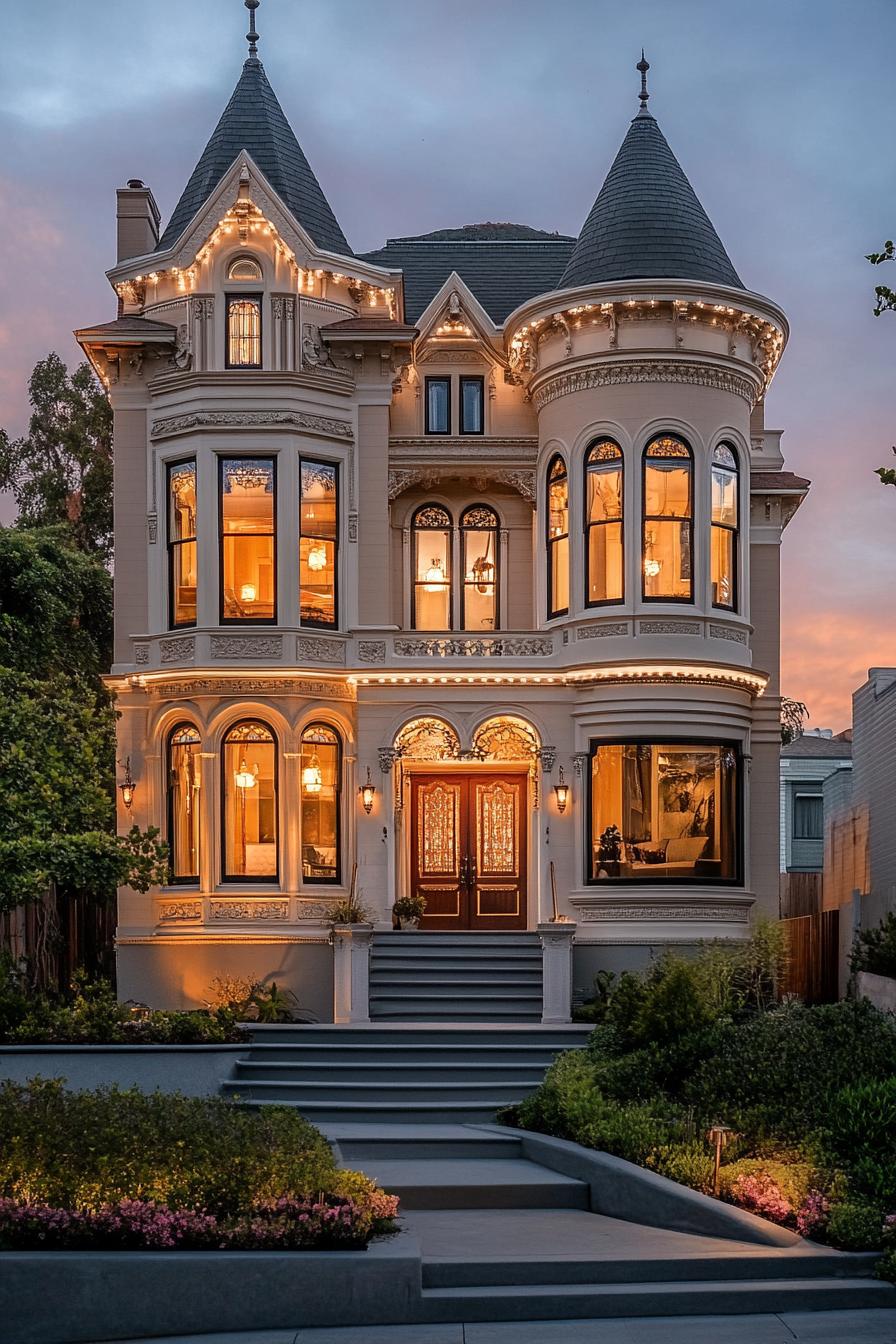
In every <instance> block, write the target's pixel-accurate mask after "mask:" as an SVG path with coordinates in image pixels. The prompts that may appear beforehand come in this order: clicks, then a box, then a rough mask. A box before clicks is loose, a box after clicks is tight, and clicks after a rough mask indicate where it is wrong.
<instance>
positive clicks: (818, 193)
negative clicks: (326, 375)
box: [0, 0, 896, 731]
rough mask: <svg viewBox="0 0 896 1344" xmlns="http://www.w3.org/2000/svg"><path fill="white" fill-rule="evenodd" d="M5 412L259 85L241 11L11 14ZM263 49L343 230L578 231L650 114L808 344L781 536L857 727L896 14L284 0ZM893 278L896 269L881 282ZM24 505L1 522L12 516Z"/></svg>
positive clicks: (878, 394)
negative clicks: (877, 253)
mask: <svg viewBox="0 0 896 1344" xmlns="http://www.w3.org/2000/svg"><path fill="white" fill-rule="evenodd" d="M2 17H3V29H4V41H3V45H2V51H0V144H2V146H3V148H2V151H0V202H2V209H3V221H4V228H3V232H2V236H0V424H2V425H3V426H4V427H5V428H7V429H8V430H9V431H10V432H12V433H20V432H21V431H22V430H23V428H24V427H25V425H26V423H27V417H28V404H27V389H26V383H27V378H28V374H29V372H30V370H31V368H32V366H33V365H34V363H35V361H36V360H37V359H39V358H41V357H42V356H43V355H45V354H46V353H47V352H48V351H49V350H57V351H58V352H59V353H60V355H62V356H63V358H64V359H66V360H67V361H68V362H69V363H70V364H74V363H75V362H76V361H77V360H78V358H79V351H78V349H77V347H76V345H75V343H74V340H73V339H72V336H71V331H72V329H73V328H74V327H77V326H85V325H89V324H91V323H94V322H100V321H105V320H108V319H110V318H111V317H113V316H114V315H115V304H114V295H113V293H112V290H111V289H110V287H109V285H108V282H107V281H106V279H105V276H104V271H105V270H106V268H108V267H109V266H111V265H112V264H113V263H114V261H115V253H114V231H115V188H116V187H117V186H120V185H123V184H124V182H125V181H126V179H127V178H129V177H142V178H143V179H144V180H145V181H146V182H147V183H148V184H149V185H150V186H151V187H152V189H153V191H154V192H155V195H156V198H157V200H158V202H159V205H160V207H161V209H162V214H163V217H164V218H166V219H167V216H168V215H169V214H170V212H171V210H172V209H173V207H174V204H175V202H176V200H177V197H178V196H179V194H180V191H181V189H182V187H183V186H184V184H185V182H186V180H187V178H188V176H189V174H190V172H191V170H192V168H193V166H194V164H195V162H196V160H197V158H198V157H199V154H200V153H201V151H202V148H203V146H204V144H205V142H206V140H207V138H208V136H209V133H210V132H211V130H212V128H213V126H214V124H215V122H216V121H217V118H218V116H219V114H220V113H221V111H222V110H223V108H224V105H225V103H226V102H227V99H228V98H229V96H230V93H231V90H232V88H233V86H234V84H235V83H236V80H237V78H238V76H239V73H240V68H241V63H242V60H243V57H244V54H245V50H246V44H245V40H244V37H243V34H244V33H245V31H246V25H247V17H248V16H247V13H246V11H245V9H244V8H243V5H242V0H181V3H178V4H174V3H168V4H161V3H158V2H157V3H153V4H149V5H148V4H146V3H144V2H143V0H141V3H136V0H118V3H117V4H114V5H111V4H104V5H100V4H94V3H89V2H88V0H27V3H25V4H18V5H16V4H14V3H12V0H4V3H3V5H2ZM257 22H258V28H259V31H260V33H261V41H260V46H259V54H260V56H261V58H262V60H263V61H264V64H265V68H266V70H267V73H268V76H269V78H270V80H271V83H272V84H273V86H274V89H275V91H276V93H277V95H278V97H279V98H280V101H281V103H282V105H283V108H284V110H285V112H286V114H287V116H288V117H289V119H290V121H291V122H292V125H293V128H294V129H295V131H296V134H297V136H298V138H299V140H300V142H301V144H302V146H303V148H304V150H305V153H306V154H307V156H308V158H309V160H310V161H311V164H312V166H313V168H314V169H315V171H316V173H317V176H318V178H319V179H320V181H321V184H322V186H323V188H324V191H325V192H326V194H327V196H328V198H329V200H330V203H331V204H332V206H333V209H334V211H335V213H336V216H337V218H338V219H339V221H340V223H341V224H342V227H343V229H344V230H345V233H346V235H347V237H348V239H349V241H350V243H351V244H352V246H353V247H354V248H355V249H356V250H358V251H361V250H364V249H367V248H372V247H376V246H378V245H379V244H381V243H382V242H383V241H384V240H385V239H386V238H387V237H394V236H396V235H402V234H414V233H422V232H424V231H426V230H429V229H433V228H438V227H448V226H456V225H461V224H466V223H473V222H477V221H482V220H513V221H515V222H518V223H526V224H531V225H535V226H537V227H539V228H545V229H557V230H559V231H561V232H564V233H572V234H576V233H578V231H579V229H580V227H581V224H582V222H583V220H584V219H585V216H586V215H587V213H588V210H589V209H590V206H591V203H592V201H593V199H594V197H595V195H596V194H597V191H598V189H599V187H600V185H601V182H602V181H603V178H604V175H605V174H606V171H607V169H608V167H609V165H610V163H611V161H612V159H613V157H614V155H615V153H616V150H617V149H618V147H619V144H620V142H621V141H622V138H623V136H624V134H625V132H626V130H627V128H628V123H629V120H630V118H631V117H632V116H633V115H634V113H635V112H636V110H637V88H638V76H637V74H636V72H635V69H634V65H635V62H636V61H637V59H638V57H639V55H640V49H641V46H642V44H643V45H644V47H645V48H646V51H647V56H648V59H649V60H650V63H651V71H650V91H651V99H650V110H651V112H653V113H654V115H655V116H656V117H657V119H658V121H659V124H660V126H661V127H662V129H663V131H664V133H665V135H666V137H667V139H668V140H669V143H670V144H671V146H672V148H673V150H674V151H675V153H676V154H677V156H678V158H679V160H680V161H681V163H682V165H683V167H684V169H685V172H686V173H687V174H688V176H689V178H690V180H691V182H692V184H693V186H694V188H695V190H696V192H697V194H698V196H699V197H700V199H701V201H702V202H703V205H704V206H705V208H706V210H707V212H708V214H709V216H710V218H711V219H712V221H713V223H714V224H715V227H716V229H717V231H718V233H719V235H720V237H721V238H722V241H723V242H724V244H725V246H726V248H727V250H728V252H729V254H730V256H731V258H732V260H733V262H734V264H735V266H736V268H737V270H738V271H739V272H740V275H741V277H742V278H743V280H744V283H745V284H746V285H747V287H748V288H750V289H753V290H756V291H758V292H759V293H762V294H766V295H768V296H769V297H770V298H772V299H774V300H775V301H776V302H778V303H779V304H780V305H781V306H782V307H783V308H784V310H785V312H786V313H787V315H788V317H789V320H790V323H791V328H792V337H791V342H790V345H789V348H788V350H787V352H786V353H785V356H784V360H783V362H782V365H781V368H780V370H779V372H778V375H777V378H776V380H775V382H774V385H773V388H772V390H771V392H770V394H769V398H768V405H767V411H766V423H767V424H768V425H769V426H771V427H775V428H779V427H783V428H784V429H785V430H786V433H785V436H784V441H783V447H784V452H785V456H786V464H787V466H788V467H789V468H790V469H791V470H793V471H796V472H798V473H799V474H800V475H804V476H808V477H810V478H811V480H812V481H813V486H812V490H811V492H810V495H809V498H808V499H807V500H806V502H805V503H804V505H803V507H802V509H801V510H800V512H799V514H798V515H797V517H796V519H795V520H794V522H793V523H791V525H790V527H789V528H788V530H787V532H786V534H785V539H784V549H783V570H784V580H783V606H784V611H783V639H784V651H783V685H784V690H785V693H786V694H789V695H791V696H795V697H796V698H798V699H802V700H805V701H806V702H807V703H808V705H809V708H810V711H811V719H810V721H809V726H810V727H832V728H833V729H834V730H835V731H836V730H839V729H842V728H844V727H846V726H847V725H848V724H849V722H850V695H851V692H852V691H853V689H855V688H856V687H857V686H858V685H859V684H860V683H861V682H862V681H863V680H864V679H865V673H866V670H867V668H868V667H869V666H879V665H883V664H896V620H894V617H896V584H894V577H893V576H894V560H896V490H892V489H885V488H884V487H883V486H881V485H880V484H879V483H878V481H877V478H876V477H875V476H874V474H873V469H874V468H875V467H877V466H881V465H884V464H885V463H887V462H888V461H889V460H891V455H890V445H891V444H892V443H893V442H894V441H896V378H894V367H896V315H887V316H884V317H881V318H878V319H875V318H874V316H873V315H872V308H873V287H874V284H875V283H876V282H882V281H886V282H888V283H890V284H891V285H894V286H896V266H890V267H889V268H880V271H875V269H874V268H872V267H871V266H869V264H868V263H867V262H866V261H865V260H864V254H865V253H867V252H870V251H872V250H876V249H878V248H879V247H880V246H881V245H882V244H883V242H884V241H885V239H887V238H891V237H893V236H894V234H896V155H894V152H893V134H894V126H896V81H894V80H893V78H892V74H891V71H890V68H889V65H890V58H891V57H892V54H893V52H894V51H896V0H852V2H851V3H848V2H847V0H840V2H838V0H753V3H752V4H750V5H749V6H746V5H742V4H734V3H730V0H677V2H676V3H674V4H673V3H669V0H638V2H637V3H632V0H630V2H629V3H628V4H620V3H618V0H612V3H611V2H610V0H551V3H546V2H545V0H452V2H451V3H450V4H447V3H445V0H263V3H262V5H261V8H260V10H259V11H258V18H257ZM887 269H889V271H890V272H891V273H890V274H889V275H887V274H885V273H884V272H885V271H886V270H887ZM5 516H6V517H7V519H8V518H9V516H10V515H9V509H8V508H7V511H6V515H5Z"/></svg>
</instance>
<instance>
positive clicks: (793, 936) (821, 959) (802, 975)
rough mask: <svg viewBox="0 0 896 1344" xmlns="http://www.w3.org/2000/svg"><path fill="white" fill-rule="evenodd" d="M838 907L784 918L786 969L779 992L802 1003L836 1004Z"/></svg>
mask: <svg viewBox="0 0 896 1344" xmlns="http://www.w3.org/2000/svg"><path fill="white" fill-rule="evenodd" d="M839 920H840V911H839V910H820V911H819V912H818V913H817V914H812V915H800V916H798V917H797V918H796V919H785V920H784V929H785V932H786V935H787V947H788V958H787V968H786V970H785V972H784V975H783V976H782V979H781V986H780V989H781V993H782V994H796V995H798V996H799V997H800V998H801V999H802V1000H803V1002H804V1003H836V1002H837V998H838V956H839Z"/></svg>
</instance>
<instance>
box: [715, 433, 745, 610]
mask: <svg viewBox="0 0 896 1344" xmlns="http://www.w3.org/2000/svg"><path fill="white" fill-rule="evenodd" d="M717 448H727V449H728V451H729V453H731V455H732V457H733V458H734V466H733V468H732V467H729V466H727V465H726V464H724V463H719V462H716V460H715V453H716V449H717ZM716 470H718V471H724V472H727V473H728V475H730V476H733V477H734V498H735V507H736V510H737V514H736V519H737V520H736V522H735V523H734V526H733V527H732V525H731V524H730V523H716V522H714V521H713V516H712V477H713V472H715V471H716ZM709 492H710V494H709V533H710V548H709V556H710V564H709V583H710V590H711V589H712V533H713V530H714V529H715V528H718V529H719V530H720V531H721V532H730V533H732V536H733V541H732V546H731V601H730V602H716V601H713V602H712V607H713V610H714V611H731V612H734V613H735V614H737V611H738V608H739V606H740V584H739V583H738V569H739V565H740V554H739V552H740V512H741V510H740V455H739V453H738V451H737V449H736V448H735V446H734V444H733V443H729V442H728V440H727V439H723V440H722V441H721V442H720V443H717V444H716V446H715V448H713V450H712V456H711V458H710V463H709Z"/></svg>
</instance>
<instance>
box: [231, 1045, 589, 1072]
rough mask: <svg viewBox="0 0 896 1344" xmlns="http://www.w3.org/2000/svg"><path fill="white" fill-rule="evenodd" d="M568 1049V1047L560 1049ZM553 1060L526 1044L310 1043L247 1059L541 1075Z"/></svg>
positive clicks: (545, 1050)
mask: <svg viewBox="0 0 896 1344" xmlns="http://www.w3.org/2000/svg"><path fill="white" fill-rule="evenodd" d="M564 1048H568V1047H564ZM555 1057H556V1048H554V1049H552V1048H551V1047H545V1046H542V1045H530V1044H528V1043H522V1044H516V1042H514V1043H513V1045H512V1046H511V1047H510V1049H508V1046H507V1045H503V1046H499V1045H471V1044H461V1045H451V1044H442V1043H438V1044H435V1045H402V1044H400V1043H399V1041H398V1040H396V1041H395V1044H394V1045H381V1044H380V1045H359V1044H354V1043H353V1044H351V1045H343V1046H339V1045H326V1044H320V1043H318V1042H315V1041H312V1042H310V1043H309V1044H308V1045H300V1044H298V1043H295V1044H286V1045H260V1044H255V1045H253V1046H252V1048H251V1052H250V1056H249V1058H250V1059H251V1061H252V1062H253V1063H257V1064H265V1063H270V1064H272V1065H273V1064H276V1063H278V1062H279V1063H291V1062H292V1063H302V1064H320V1065H334V1066H344V1067H345V1068H352V1067H361V1066H371V1067H382V1068H390V1069H391V1068H394V1067H395V1066H397V1065H399V1064H400V1065H402V1066H407V1067H409V1068H412V1067H415V1066H416V1067H418V1068H422V1067H424V1066H426V1065H428V1064H432V1065H434V1066H437V1067H439V1068H443V1067H444V1068H451V1067H452V1066H453V1065H456V1064H469V1065H471V1066H472V1065H476V1066H477V1067H479V1066H482V1067H488V1068H492V1067H495V1066H497V1067H501V1066H502V1065H504V1064H507V1063H508V1062H512V1063H513V1064H514V1065H519V1066H520V1067H521V1068H526V1069H530V1070H533V1071H540V1072H542V1073H543V1072H544V1070H545V1069H547V1068H548V1066H549V1065H550V1064H551V1063H552V1061H553V1060H554V1058H555Z"/></svg>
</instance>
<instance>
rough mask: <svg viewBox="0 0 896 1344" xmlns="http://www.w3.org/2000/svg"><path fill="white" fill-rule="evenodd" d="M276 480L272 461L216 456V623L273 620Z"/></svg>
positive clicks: (275, 577) (275, 568) (274, 611)
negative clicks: (218, 566) (218, 590)
mask: <svg viewBox="0 0 896 1344" xmlns="http://www.w3.org/2000/svg"><path fill="white" fill-rule="evenodd" d="M276 480H277V477H276V467H275V463H274V459H273V458H270V457H222V458H221V465H220V529H221V620H222V621H233V622H237V621H242V622H259V621H261V622H269V623H272V622H274V621H276V619H277V562H276V525H275V519H276V516H277V508H276V505H277V492H276Z"/></svg>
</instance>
